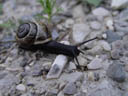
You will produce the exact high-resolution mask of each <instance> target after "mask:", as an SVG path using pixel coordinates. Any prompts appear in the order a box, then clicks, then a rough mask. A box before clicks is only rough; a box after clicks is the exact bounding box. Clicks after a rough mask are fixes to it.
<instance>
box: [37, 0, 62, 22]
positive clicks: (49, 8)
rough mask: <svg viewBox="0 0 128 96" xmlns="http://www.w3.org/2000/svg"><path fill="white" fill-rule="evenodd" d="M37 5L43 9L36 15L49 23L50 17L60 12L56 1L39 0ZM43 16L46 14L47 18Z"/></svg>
mask: <svg viewBox="0 0 128 96" xmlns="http://www.w3.org/2000/svg"><path fill="white" fill-rule="evenodd" d="M39 3H40V4H41V6H42V8H43V12H42V13H41V14H38V16H40V17H43V18H45V19H47V20H48V22H49V23H50V22H51V18H52V16H53V15H55V14H57V13H58V12H59V11H60V10H61V8H59V7H58V6H57V5H56V0H39ZM44 14H46V15H47V16H48V17H44V16H43V15H44Z"/></svg>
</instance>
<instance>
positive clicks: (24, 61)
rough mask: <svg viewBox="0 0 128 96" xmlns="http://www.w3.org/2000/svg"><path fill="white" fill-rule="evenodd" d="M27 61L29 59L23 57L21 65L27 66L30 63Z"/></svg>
mask: <svg viewBox="0 0 128 96" xmlns="http://www.w3.org/2000/svg"><path fill="white" fill-rule="evenodd" d="M27 62H28V59H26V58H23V60H22V62H20V66H21V67H25V66H26V65H27V64H28V63H27Z"/></svg>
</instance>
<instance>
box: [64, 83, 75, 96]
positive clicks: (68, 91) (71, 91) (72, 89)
mask: <svg viewBox="0 0 128 96" xmlns="http://www.w3.org/2000/svg"><path fill="white" fill-rule="evenodd" d="M63 92H64V94H67V95H73V94H75V93H76V92H77V88H76V85H75V84H74V83H73V82H69V83H68V84H67V85H66V86H65V88H64V90H63Z"/></svg>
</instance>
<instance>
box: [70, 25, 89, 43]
mask: <svg viewBox="0 0 128 96" xmlns="http://www.w3.org/2000/svg"><path fill="white" fill-rule="evenodd" d="M89 33H90V28H89V26H88V25H87V24H84V23H80V24H74V26H73V32H72V38H73V41H74V43H80V42H82V41H84V39H85V38H86V37H87V36H88V35H89Z"/></svg>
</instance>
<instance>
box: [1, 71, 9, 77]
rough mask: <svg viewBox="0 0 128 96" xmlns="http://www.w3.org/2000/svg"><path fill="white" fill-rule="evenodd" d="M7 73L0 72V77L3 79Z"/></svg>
mask: <svg viewBox="0 0 128 96" xmlns="http://www.w3.org/2000/svg"><path fill="white" fill-rule="evenodd" d="M6 75H7V72H4V71H3V72H0V79H3V78H4V77H5V76H6Z"/></svg>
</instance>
